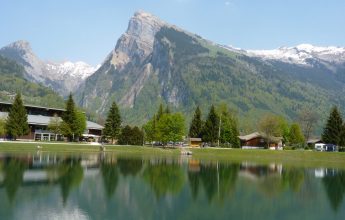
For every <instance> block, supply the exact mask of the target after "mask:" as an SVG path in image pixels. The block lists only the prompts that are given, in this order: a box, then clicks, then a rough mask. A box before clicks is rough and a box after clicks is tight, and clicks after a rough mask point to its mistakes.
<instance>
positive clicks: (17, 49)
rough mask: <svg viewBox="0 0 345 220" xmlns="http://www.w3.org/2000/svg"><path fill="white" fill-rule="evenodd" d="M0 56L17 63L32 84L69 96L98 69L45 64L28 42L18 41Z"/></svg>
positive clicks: (67, 64)
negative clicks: (41, 85)
mask: <svg viewBox="0 0 345 220" xmlns="http://www.w3.org/2000/svg"><path fill="white" fill-rule="evenodd" d="M0 55H2V56H4V57H7V58H9V59H11V60H14V61H16V62H17V63H19V64H20V65H22V66H23V67H24V69H25V72H24V76H25V78H26V79H28V80H29V81H31V82H35V83H41V84H43V85H45V86H47V87H50V88H52V89H54V90H55V91H57V92H58V93H60V94H61V95H67V94H68V93H69V92H73V91H75V90H76V89H77V88H78V86H79V85H80V84H81V82H82V81H83V80H84V79H85V78H86V77H88V76H90V75H91V74H92V73H93V72H95V71H96V69H97V67H92V66H90V65H88V64H86V63H84V62H76V63H72V62H63V63H54V62H45V61H42V60H40V59H39V58H38V57H37V56H36V55H35V54H34V52H33V51H32V49H31V46H30V44H29V43H28V42H26V41H16V42H14V43H12V44H9V45H7V46H5V47H3V48H1V49H0Z"/></svg>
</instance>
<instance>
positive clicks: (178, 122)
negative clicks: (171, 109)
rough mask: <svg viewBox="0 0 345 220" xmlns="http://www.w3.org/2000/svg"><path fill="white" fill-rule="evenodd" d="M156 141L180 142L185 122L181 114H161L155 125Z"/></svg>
mask: <svg viewBox="0 0 345 220" xmlns="http://www.w3.org/2000/svg"><path fill="white" fill-rule="evenodd" d="M157 130H158V139H159V140H160V141H162V142H163V143H165V144H166V143H167V142H169V141H172V142H177V141H181V140H182V138H183V135H184V130H185V120H184V117H183V115H182V114H181V113H174V114H163V115H162V116H161V118H160V120H159V121H158V124H157Z"/></svg>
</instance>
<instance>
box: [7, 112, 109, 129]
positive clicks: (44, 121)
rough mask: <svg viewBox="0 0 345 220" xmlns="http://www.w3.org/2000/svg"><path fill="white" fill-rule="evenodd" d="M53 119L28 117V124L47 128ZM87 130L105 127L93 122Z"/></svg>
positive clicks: (87, 124)
mask: <svg viewBox="0 0 345 220" xmlns="http://www.w3.org/2000/svg"><path fill="white" fill-rule="evenodd" d="M7 115H8V113H7V112H0V117H2V118H6V117H7ZM52 118H53V117H49V116H43V115H28V124H29V125H44V126H47V125H48V124H49V122H50V120H51V119H52ZM59 119H60V120H61V118H60V117H59ZM86 128H87V129H96V130H101V129H103V126H102V125H99V124H97V123H95V122H92V121H86Z"/></svg>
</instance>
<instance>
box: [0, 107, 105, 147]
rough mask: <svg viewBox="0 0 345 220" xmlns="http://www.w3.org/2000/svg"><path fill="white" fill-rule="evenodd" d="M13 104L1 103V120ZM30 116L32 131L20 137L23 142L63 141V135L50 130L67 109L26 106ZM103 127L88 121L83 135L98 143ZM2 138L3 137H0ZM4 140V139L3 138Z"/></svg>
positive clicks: (29, 122)
mask: <svg viewBox="0 0 345 220" xmlns="http://www.w3.org/2000/svg"><path fill="white" fill-rule="evenodd" d="M11 106H12V104H11V103H7V102H0V118H6V117H7V116H8V112H9V110H10V108H11ZM25 109H26V111H27V114H28V124H29V128H30V131H29V133H28V134H27V135H24V136H21V137H18V139H22V140H32V141H33V140H36V141H56V140H61V139H62V135H61V134H54V133H53V132H51V131H49V130H48V124H49V122H50V121H51V120H52V119H53V118H54V116H57V117H58V118H59V119H61V116H62V114H63V113H64V112H65V109H59V108H49V107H43V106H34V105H25ZM102 130H103V126H101V125H99V124H97V123H95V122H91V121H87V122H86V130H85V132H84V134H83V135H82V136H83V137H84V138H85V139H88V138H90V139H93V140H95V141H98V139H100V137H101V135H102ZM0 138H1V137H0ZM3 138H4V137H3Z"/></svg>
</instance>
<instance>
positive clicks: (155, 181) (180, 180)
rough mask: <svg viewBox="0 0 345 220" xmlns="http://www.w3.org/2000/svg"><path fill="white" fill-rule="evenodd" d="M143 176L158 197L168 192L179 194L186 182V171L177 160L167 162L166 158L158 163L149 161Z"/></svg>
mask: <svg viewBox="0 0 345 220" xmlns="http://www.w3.org/2000/svg"><path fill="white" fill-rule="evenodd" d="M143 178H144V180H145V181H146V182H148V183H149V184H150V186H151V188H152V189H153V191H154V192H155V194H156V197H161V196H165V195H166V194H167V193H170V194H177V193H179V192H180V191H181V190H182V187H183V185H184V183H185V176H184V172H183V170H182V168H181V166H180V165H178V164H176V163H175V162H171V163H167V162H166V160H163V161H160V162H159V163H158V164H151V163H149V164H148V165H147V166H146V168H145V170H144V172H143Z"/></svg>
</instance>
